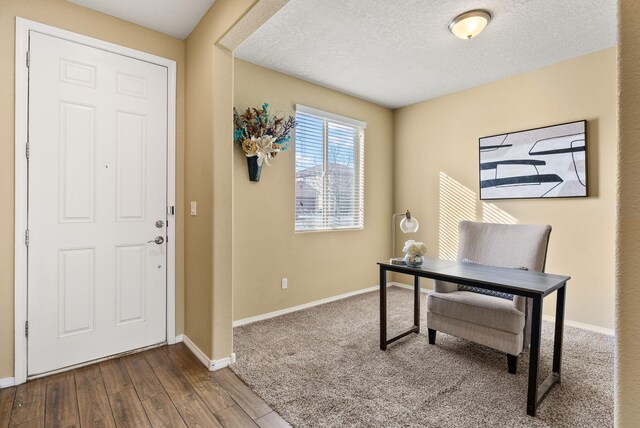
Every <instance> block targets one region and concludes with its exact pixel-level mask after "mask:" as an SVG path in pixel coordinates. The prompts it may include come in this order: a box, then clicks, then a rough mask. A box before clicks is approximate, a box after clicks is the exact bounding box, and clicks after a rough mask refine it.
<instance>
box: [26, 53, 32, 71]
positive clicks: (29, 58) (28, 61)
mask: <svg viewBox="0 0 640 428" xmlns="http://www.w3.org/2000/svg"><path fill="white" fill-rule="evenodd" d="M29 67H31V51H27V68H29Z"/></svg>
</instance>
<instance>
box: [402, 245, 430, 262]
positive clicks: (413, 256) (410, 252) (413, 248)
mask: <svg viewBox="0 0 640 428" xmlns="http://www.w3.org/2000/svg"><path fill="white" fill-rule="evenodd" d="M402 252H403V253H404V254H405V256H404V261H405V263H406V264H407V265H408V266H420V265H422V261H423V260H424V259H423V258H424V255H425V254H427V246H426V245H424V244H423V243H422V242H416V241H414V240H413V239H410V240H408V241H407V242H405V243H404V248H403V249H402Z"/></svg>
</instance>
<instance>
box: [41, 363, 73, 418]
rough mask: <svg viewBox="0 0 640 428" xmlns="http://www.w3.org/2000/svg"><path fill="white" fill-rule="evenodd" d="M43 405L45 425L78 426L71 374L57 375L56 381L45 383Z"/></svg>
mask: <svg viewBox="0 0 640 428" xmlns="http://www.w3.org/2000/svg"><path fill="white" fill-rule="evenodd" d="M45 407H46V411H45V420H44V422H45V425H46V426H47V427H72V426H78V427H79V426H80V419H79V417H78V399H77V396H76V384H75V380H74V378H73V376H63V377H59V378H58V381H56V382H51V383H48V384H47V393H46V401H45Z"/></svg>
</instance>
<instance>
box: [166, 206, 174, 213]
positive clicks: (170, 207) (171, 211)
mask: <svg viewBox="0 0 640 428" xmlns="http://www.w3.org/2000/svg"><path fill="white" fill-rule="evenodd" d="M175 213H176V207H175V206H173V205H169V206H168V207H167V214H169V215H175Z"/></svg>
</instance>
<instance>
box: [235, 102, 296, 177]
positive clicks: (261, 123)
mask: <svg viewBox="0 0 640 428" xmlns="http://www.w3.org/2000/svg"><path fill="white" fill-rule="evenodd" d="M268 108H269V104H267V103H264V104H262V108H247V109H246V110H245V111H244V113H242V114H240V113H238V111H237V110H236V109H235V108H234V109H233V125H234V131H233V142H234V143H236V144H237V145H238V146H240V147H241V148H242V150H243V151H244V153H245V154H246V155H247V157H248V158H251V157H256V158H257V161H258V167H261V166H262V164H263V163H266V164H267V165H270V163H269V161H270V160H271V159H273V158H275V157H276V156H277V155H278V153H280V152H282V151H285V150H286V149H287V143H288V142H289V140H290V139H291V135H290V134H291V131H292V130H293V129H294V128H295V126H296V120H295V118H294V117H293V116H289V117H287V118H285V117H278V116H275V115H274V116H270V115H269V110H268Z"/></svg>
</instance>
